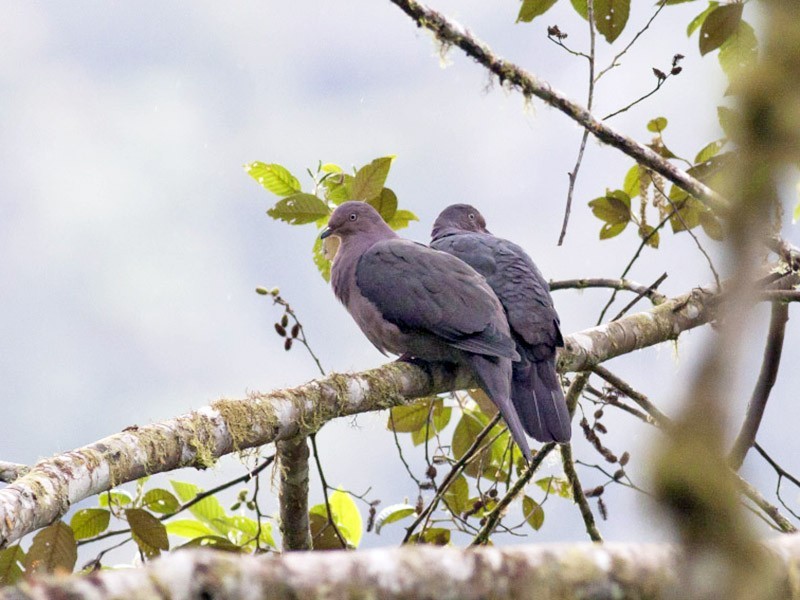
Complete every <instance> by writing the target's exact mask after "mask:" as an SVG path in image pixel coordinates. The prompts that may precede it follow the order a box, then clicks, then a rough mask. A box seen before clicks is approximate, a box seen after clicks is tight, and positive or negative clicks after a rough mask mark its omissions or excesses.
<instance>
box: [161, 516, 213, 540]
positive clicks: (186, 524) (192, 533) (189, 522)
mask: <svg viewBox="0 0 800 600" xmlns="http://www.w3.org/2000/svg"><path fill="white" fill-rule="evenodd" d="M166 527H167V533H169V534H170V535H177V536H178V537H183V538H189V539H192V538H196V537H202V536H205V535H213V534H214V532H213V531H211V529H210V528H209V527H208V525H206V524H204V523H201V522H200V521H197V520H195V519H178V520H176V521H170V522H169V523H167V526H166Z"/></svg>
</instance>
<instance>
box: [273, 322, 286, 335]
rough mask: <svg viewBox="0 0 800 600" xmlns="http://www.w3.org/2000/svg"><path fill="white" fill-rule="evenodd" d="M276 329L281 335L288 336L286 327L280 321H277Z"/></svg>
mask: <svg viewBox="0 0 800 600" xmlns="http://www.w3.org/2000/svg"><path fill="white" fill-rule="evenodd" d="M275 331H277V332H278V335H279V336H281V337H286V329H284V327H283V325H281V324H280V323H275Z"/></svg>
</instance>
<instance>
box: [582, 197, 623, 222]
mask: <svg viewBox="0 0 800 600" xmlns="http://www.w3.org/2000/svg"><path fill="white" fill-rule="evenodd" d="M589 206H590V207H591V209H592V214H594V216H595V217H597V218H598V219H600V220H601V221H605V222H606V223H609V224H612V225H613V224H617V223H627V222H628V221H630V219H631V199H630V196H628V194H626V193H625V192H623V191H622V190H614V191H612V192H608V194H606V195H605V196H604V197H602V198H595V199H594V200H592V201H591V202H589Z"/></svg>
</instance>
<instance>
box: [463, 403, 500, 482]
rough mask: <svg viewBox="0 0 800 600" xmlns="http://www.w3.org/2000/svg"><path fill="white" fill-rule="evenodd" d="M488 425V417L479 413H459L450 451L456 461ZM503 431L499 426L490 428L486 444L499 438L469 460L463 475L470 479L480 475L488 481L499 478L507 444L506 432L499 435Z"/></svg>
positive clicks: (472, 411) (469, 411) (466, 411)
mask: <svg viewBox="0 0 800 600" xmlns="http://www.w3.org/2000/svg"><path fill="white" fill-rule="evenodd" d="M488 423H489V417H487V416H486V415H485V414H483V413H482V412H480V411H476V410H464V411H463V412H462V413H461V418H460V419H459V421H458V423H456V428H455V431H454V432H453V442H452V450H453V456H454V457H455V459H456V460H458V459H460V458H461V457H463V456H464V454H465V453H466V451H467V450H468V449H469V447H470V446H471V445H472V442H474V441H475V438H476V437H477V436H478V434H479V433H480V432H481V431H482V430H483V428H484V427H485V426H486V425H487V424H488ZM504 429H505V428H504V427H503V426H501V425H500V424H497V425H495V426H494V427H492V430H491V431H490V432H489V434H488V435H487V436H486V438H485V441H486V442H488V441H489V440H491V439H492V438H494V437H496V436H499V437H498V438H497V440H496V441H495V443H493V444H492V445H491V446H489V447H488V448H484V449H483V450H481V451H480V452H479V453H478V454H476V457H475V459H474V460H471V461H470V462H469V464H467V466H466V467H465V468H464V473H466V474H467V475H468V476H470V477H477V476H478V475H481V476H483V477H486V478H488V479H497V478H498V477H499V476H500V471H501V469H500V467H501V461H502V459H503V454H504V453H505V450H506V445H507V444H508V431H506V432H505V433H504V434H503V435H500V433H501V432H503V430H504Z"/></svg>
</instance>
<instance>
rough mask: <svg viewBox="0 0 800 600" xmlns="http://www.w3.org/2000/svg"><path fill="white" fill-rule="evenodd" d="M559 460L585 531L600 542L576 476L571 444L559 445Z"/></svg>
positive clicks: (592, 516) (590, 510)
mask: <svg viewBox="0 0 800 600" xmlns="http://www.w3.org/2000/svg"><path fill="white" fill-rule="evenodd" d="M561 462H562V464H563V465H564V474H565V475H566V476H567V480H568V481H569V484H570V486H571V487H572V498H573V499H574V500H575V502H576V503H577V504H578V508H579V509H580V511H581V516H582V517H583V524H584V525H585V526H586V533H588V534H589V537H590V538H591V540H592V541H593V542H602V541H603V536H602V535H600V531H599V530H598V529H597V524H596V523H595V521H594V515H593V514H592V509H591V508H590V507H589V502H588V501H587V500H586V496H585V495H584V493H583V486H582V485H581V480H580V479H579V478H578V473H577V472H576V471H575V463H574V462H573V459H572V444H563V445H562V446H561Z"/></svg>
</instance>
